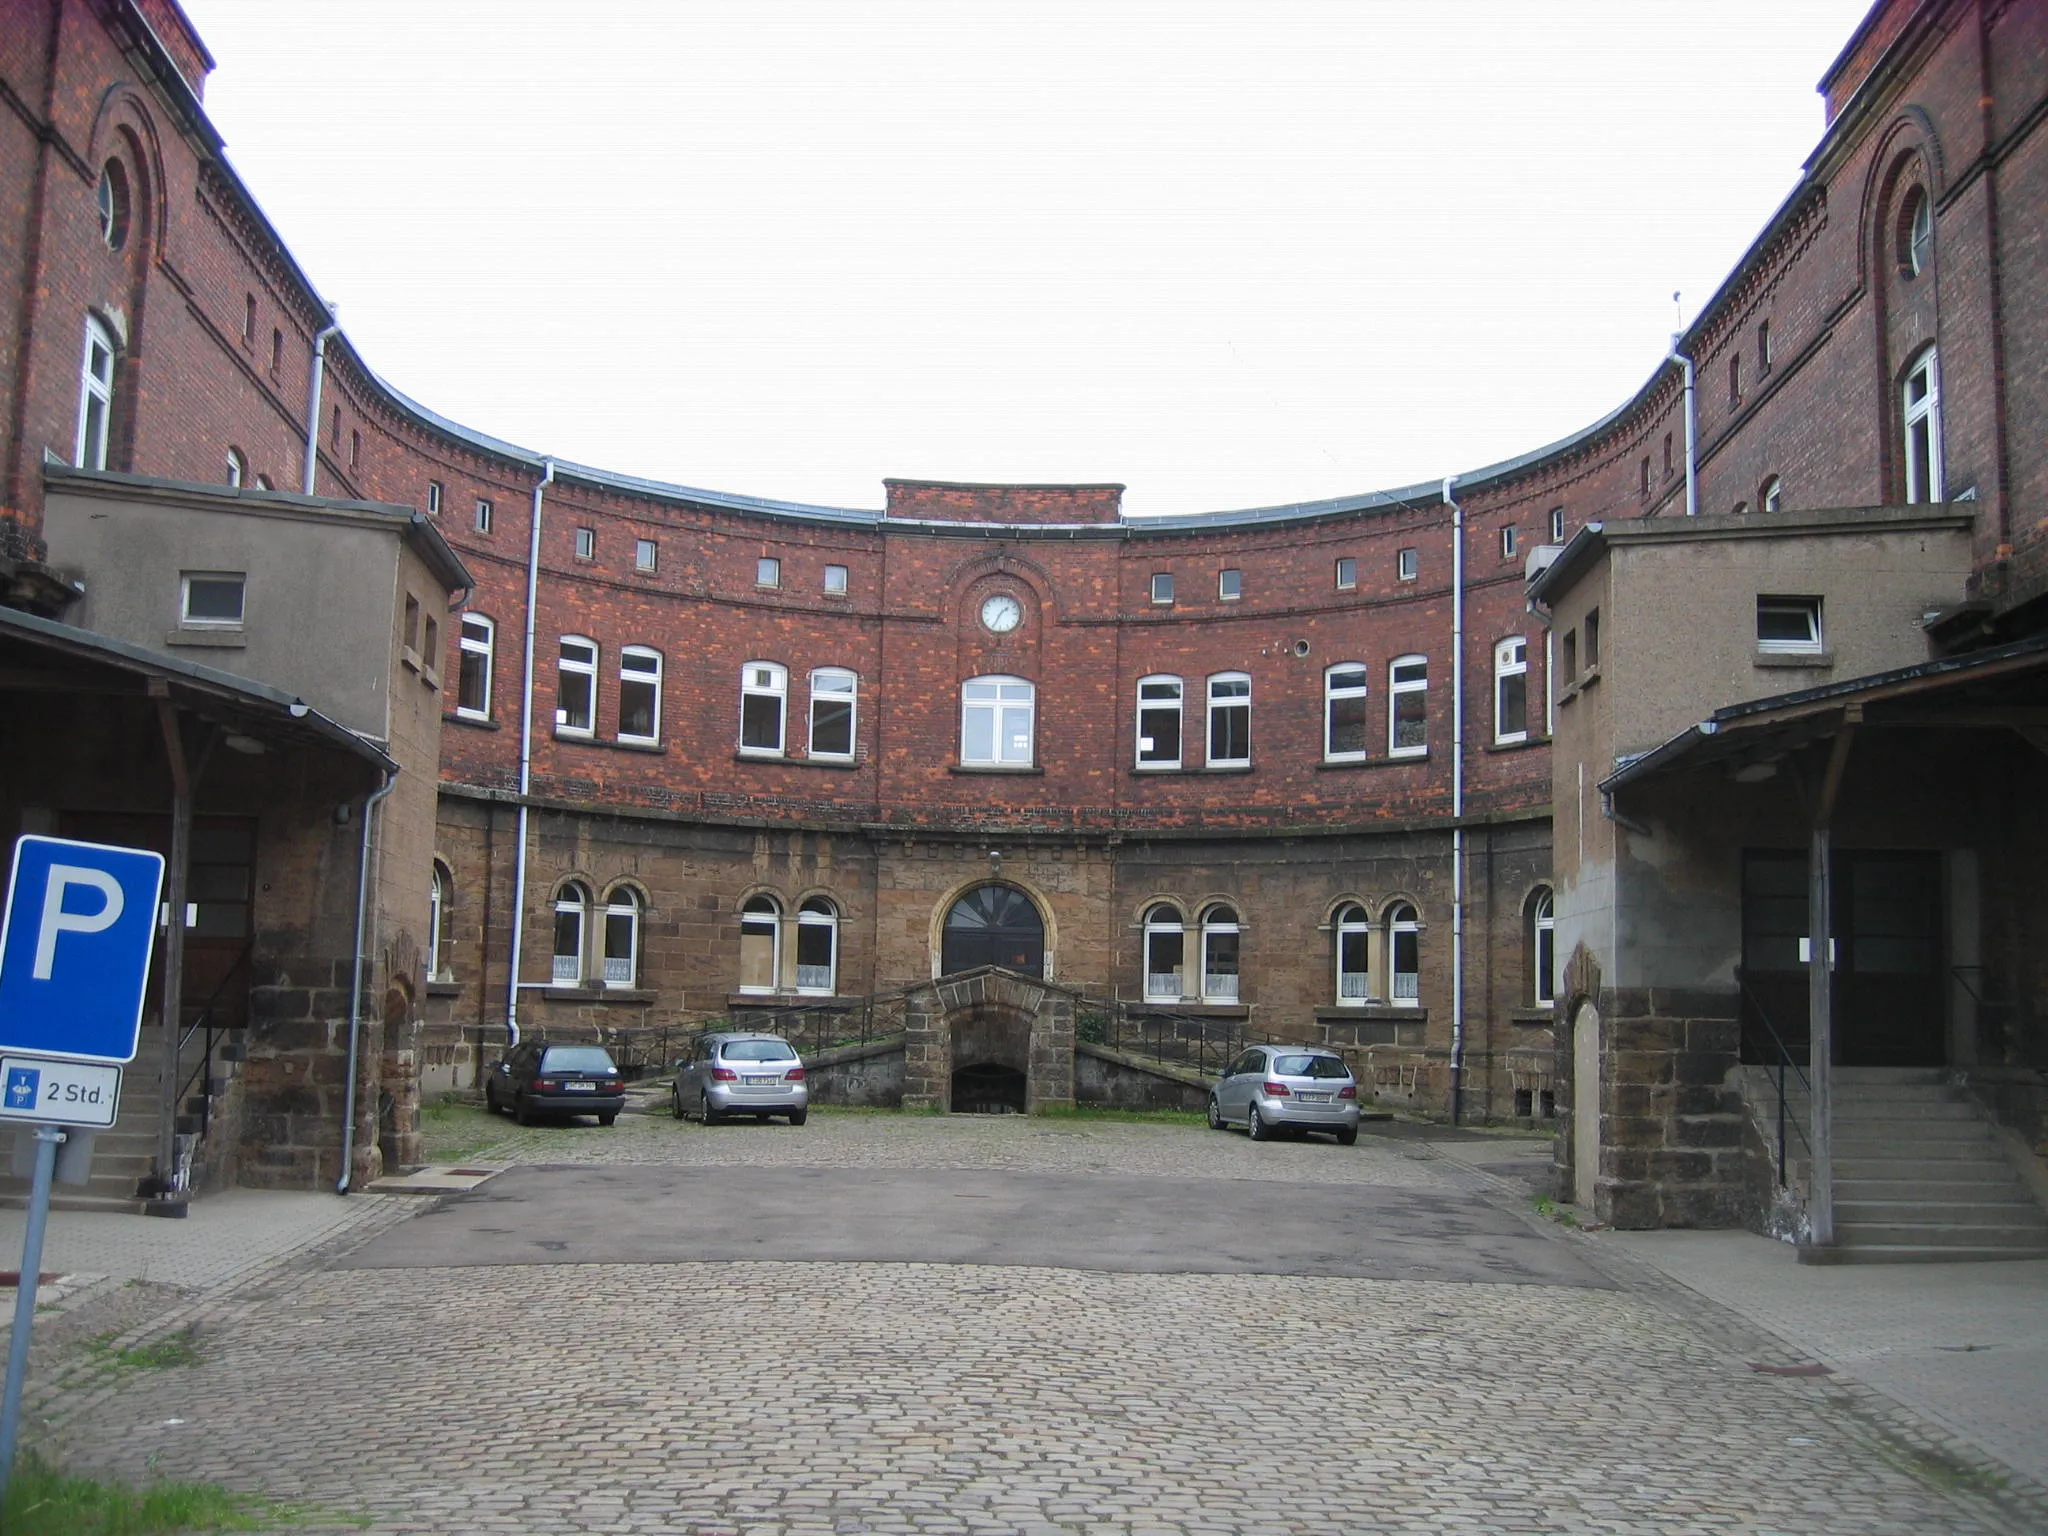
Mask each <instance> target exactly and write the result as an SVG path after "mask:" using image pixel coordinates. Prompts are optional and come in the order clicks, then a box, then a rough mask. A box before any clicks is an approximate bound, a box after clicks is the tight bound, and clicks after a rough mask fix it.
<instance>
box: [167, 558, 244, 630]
mask: <svg viewBox="0 0 2048 1536" xmlns="http://www.w3.org/2000/svg"><path fill="white" fill-rule="evenodd" d="M245 581H246V578H245V577H244V576H243V574H242V573H241V572H240V571H187V572H185V577H184V584H183V585H184V602H183V605H182V608H181V610H180V613H179V618H180V619H181V620H182V622H184V623H185V624H187V625H190V626H194V627H197V628H201V629H240V628H241V627H242V600H243V588H244V583H245Z"/></svg>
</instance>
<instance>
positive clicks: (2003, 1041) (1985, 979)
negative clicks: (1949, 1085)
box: [1948, 965, 2039, 1066]
mask: <svg viewBox="0 0 2048 1536" xmlns="http://www.w3.org/2000/svg"><path fill="white" fill-rule="evenodd" d="M1948 973H1949V975H1950V976H1951V977H1953V978H1954V979H1955V982H1956V985H1957V986H1959V987H1961V988H1962V989H1963V990H1964V991H1965V992H1967V993H1969V994H1970V1001H1971V1002H1973V1003H1975V1004H1976V1005H1977V1041H1978V1051H1979V1059H1980V1060H1981V1059H1996V1060H2001V1061H2008V1062H2018V1063H2019V1064H2021V1065H2024V1066H2037V1065H2039V1063H2037V1062H2034V1061H2031V1060H2029V1059H2028V1052H2027V1051H2026V1049H2025V1047H2024V1045H2023V1043H2022V1041H2023V1029H2022V1023H2023V1021H2022V1020H2021V1018H2020V1008H2019V1004H2018V1003H2016V1002H2014V1001H2013V1000H2012V999H2011V998H2009V997H1997V996H1994V995H1993V994H1992V990H1991V987H1990V984H1989V983H1990V977H1991V968H1990V967H1989V966H1983V965H1952V966H1950V967H1949V968H1948ZM1972 976H1975V977H1976V978H1977V979H1976V980H1975V981H1974V982H1973V981H1971V979H1970V978H1971V977H1972ZM1994 1021H1995V1022H1994ZM1987 1033H1989V1034H1990V1035H1991V1036H1992V1038H1987ZM1986 1047H1992V1048H1993V1049H1986Z"/></svg>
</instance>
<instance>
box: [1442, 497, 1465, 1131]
mask: <svg viewBox="0 0 2048 1536" xmlns="http://www.w3.org/2000/svg"><path fill="white" fill-rule="evenodd" d="M1457 478H1458V477H1457V476H1456V475H1446V476H1444V486H1443V497H1444V505H1445V506H1447V507H1449V508H1450V509H1451V1124H1453V1125H1456V1124H1457V1123H1458V1120H1459V1117H1460V1116H1461V1114H1462V1113H1463V1111H1464V1102H1465V509H1464V508H1463V507H1461V506H1459V505H1458V503H1457V502H1456V501H1454V500H1453V499H1452V498H1451V486H1452V484H1453V483H1454V482H1455V481H1456V480H1457Z"/></svg>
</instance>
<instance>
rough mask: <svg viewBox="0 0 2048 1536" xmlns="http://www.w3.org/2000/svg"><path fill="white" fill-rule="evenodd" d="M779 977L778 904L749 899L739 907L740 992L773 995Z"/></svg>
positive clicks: (770, 899)
mask: <svg viewBox="0 0 2048 1536" xmlns="http://www.w3.org/2000/svg"><path fill="white" fill-rule="evenodd" d="M781 974H782V904H781V903H780V902H778V901H777V900H776V899H775V898H774V897H773V896H749V897H748V898H747V899H746V900H745V901H744V902H742V903H741V904H740V985H739V989H740V991H742V992H773V991H774V990H775V988H776V986H777V984H778V981H779V978H780V977H781Z"/></svg>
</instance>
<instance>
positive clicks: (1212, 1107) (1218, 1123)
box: [1209, 1093, 1227, 1131]
mask: <svg viewBox="0 0 2048 1536" xmlns="http://www.w3.org/2000/svg"><path fill="white" fill-rule="evenodd" d="M1209 1129H1210V1130H1212V1131H1220V1130H1224V1129H1227V1127H1226V1126H1225V1125H1224V1123H1223V1106H1222V1105H1221V1104H1218V1103H1217V1102H1216V1095H1215V1094H1213V1093H1212V1094H1210V1095H1209Z"/></svg>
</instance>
